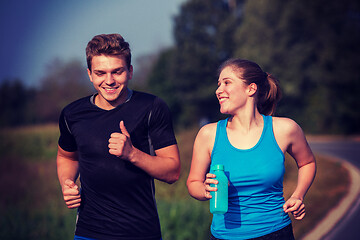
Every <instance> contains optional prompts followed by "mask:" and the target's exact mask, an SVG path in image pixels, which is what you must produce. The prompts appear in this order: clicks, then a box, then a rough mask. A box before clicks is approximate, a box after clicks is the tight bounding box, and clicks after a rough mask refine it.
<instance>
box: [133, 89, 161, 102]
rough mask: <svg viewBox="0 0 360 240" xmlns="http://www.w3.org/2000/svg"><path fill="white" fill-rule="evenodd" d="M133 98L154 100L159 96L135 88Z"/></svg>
mask: <svg viewBox="0 0 360 240" xmlns="http://www.w3.org/2000/svg"><path fill="white" fill-rule="evenodd" d="M133 98H134V99H135V100H137V101H154V100H155V99H156V98H158V97H157V96H155V95H153V94H150V93H146V92H140V91H135V90H133Z"/></svg>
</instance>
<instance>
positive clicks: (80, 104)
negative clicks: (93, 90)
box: [63, 96, 92, 112]
mask: <svg viewBox="0 0 360 240" xmlns="http://www.w3.org/2000/svg"><path fill="white" fill-rule="evenodd" d="M91 97H92V96H86V97H83V98H80V99H77V100H75V101H73V102H71V103H69V104H68V105H66V106H65V107H64V110H63V111H65V112H72V111H76V110H79V109H82V108H85V107H88V106H89V105H91Z"/></svg>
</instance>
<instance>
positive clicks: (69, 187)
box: [62, 179, 81, 208]
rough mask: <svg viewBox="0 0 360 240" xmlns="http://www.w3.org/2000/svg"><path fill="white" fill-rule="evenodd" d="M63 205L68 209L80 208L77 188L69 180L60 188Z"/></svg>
mask: <svg viewBox="0 0 360 240" xmlns="http://www.w3.org/2000/svg"><path fill="white" fill-rule="evenodd" d="M62 192H63V196H64V201H65V204H66V205H67V207H68V208H77V207H79V206H80V202H81V197H80V191H79V187H78V186H77V185H76V184H75V183H74V181H72V180H70V179H66V180H65V182H64V185H63V186H62Z"/></svg>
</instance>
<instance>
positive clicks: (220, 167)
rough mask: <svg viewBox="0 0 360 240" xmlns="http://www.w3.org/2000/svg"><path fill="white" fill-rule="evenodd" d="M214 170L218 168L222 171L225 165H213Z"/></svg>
mask: <svg viewBox="0 0 360 240" xmlns="http://www.w3.org/2000/svg"><path fill="white" fill-rule="evenodd" d="M211 170H212V171H216V170H220V171H224V165H222V164H217V165H214V166H212V167H211Z"/></svg>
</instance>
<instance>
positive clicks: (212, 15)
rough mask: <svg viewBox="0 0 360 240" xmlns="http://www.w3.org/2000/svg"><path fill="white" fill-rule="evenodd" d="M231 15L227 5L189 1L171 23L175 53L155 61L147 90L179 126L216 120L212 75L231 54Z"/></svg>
mask: <svg viewBox="0 0 360 240" xmlns="http://www.w3.org/2000/svg"><path fill="white" fill-rule="evenodd" d="M231 2H234V3H235V2H236V1H231ZM238 2H241V1H238ZM237 9H238V8H236V6H232V5H230V4H229V3H228V2H227V1H218V0H211V1H208V0H194V1H188V2H186V3H185V4H184V5H183V6H182V7H181V12H180V14H179V15H178V16H177V17H176V18H175V29H174V37H175V41H176V46H175V49H171V50H170V51H166V52H164V53H163V54H162V56H161V57H160V58H159V60H158V63H157V64H156V65H155V68H154V70H153V73H152V74H151V75H150V81H149V85H148V86H149V89H150V90H151V91H153V90H154V91H155V92H157V93H158V94H159V96H161V97H163V96H165V98H167V99H169V102H170V104H172V106H174V107H175V109H176V110H175V111H176V113H177V115H176V118H175V121H176V123H178V124H180V125H181V126H189V125H192V124H194V123H197V122H198V121H199V120H200V119H201V118H203V117H206V118H216V117H218V111H217V110H215V109H217V108H218V106H217V100H216V97H215V94H214V92H215V89H216V82H217V80H216V78H217V76H216V74H217V73H216V69H217V67H218V66H219V64H220V63H221V62H222V61H223V60H225V59H227V58H228V57H230V56H231V54H232V52H233V50H234V49H233V48H234V46H235V45H234V42H233V38H232V35H233V33H234V30H235V29H236V28H235V26H236V25H237V24H238V23H239V21H240V17H239V15H238V14H237ZM160 85H163V86H162V88H157V87H156V86H160ZM170 90H171V92H170ZM170 94H171V95H170ZM173 103H174V104H173Z"/></svg>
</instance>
